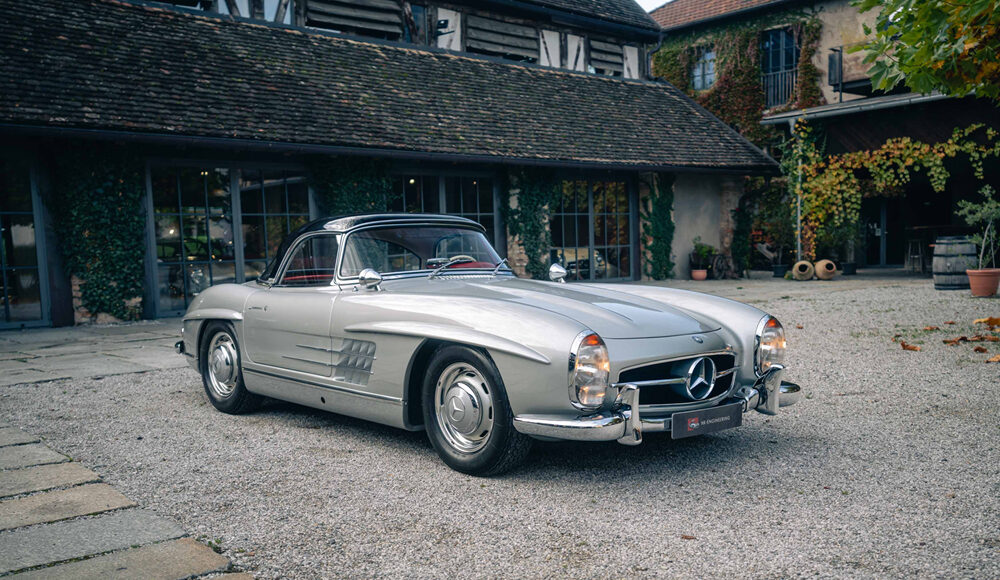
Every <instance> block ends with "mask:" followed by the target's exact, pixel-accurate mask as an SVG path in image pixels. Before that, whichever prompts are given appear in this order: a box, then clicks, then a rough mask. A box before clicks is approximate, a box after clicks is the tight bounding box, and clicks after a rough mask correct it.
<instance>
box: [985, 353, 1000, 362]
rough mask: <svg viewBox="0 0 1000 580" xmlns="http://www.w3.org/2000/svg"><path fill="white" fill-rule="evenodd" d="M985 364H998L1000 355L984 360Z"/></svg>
mask: <svg viewBox="0 0 1000 580" xmlns="http://www.w3.org/2000/svg"><path fill="white" fill-rule="evenodd" d="M986 362H988V363H991V362H995V363H1000V354H998V355H996V356H995V357H992V358H988V359H986Z"/></svg>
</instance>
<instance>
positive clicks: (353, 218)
mask: <svg viewBox="0 0 1000 580" xmlns="http://www.w3.org/2000/svg"><path fill="white" fill-rule="evenodd" d="M383 224H384V225H452V226H461V227H465V228H472V229H476V230H479V231H480V232H484V233H485V232H486V228H484V227H483V226H482V225H481V224H479V223H478V222H476V221H473V220H470V219H469V218H464V217H459V216H455V215H443V214H436V213H361V214H351V215H341V216H330V217H324V218H320V219H317V220H313V221H311V222H309V223H307V224H305V225H303V226H301V227H299V228H298V229H297V230H295V231H293V232H291V233H290V234H288V235H287V236H285V239H284V240H283V241H282V242H281V246H279V247H278V251H277V252H276V253H275V254H274V257H273V258H272V259H271V263H270V264H268V265H267V268H266V269H265V270H264V273H263V274H262V275H261V278H262V279H264V280H269V279H271V278H273V277H274V276H275V274H277V269H278V267H279V266H280V265H281V261H282V259H283V258H284V257H285V254H287V253H288V251H289V250H290V249H291V247H292V245H293V244H294V243H295V240H297V239H299V238H300V237H301V236H303V235H305V234H309V233H313V232H324V231H325V232H331V233H346V232H349V231H351V230H354V229H357V228H360V227H362V226H377V225H383Z"/></svg>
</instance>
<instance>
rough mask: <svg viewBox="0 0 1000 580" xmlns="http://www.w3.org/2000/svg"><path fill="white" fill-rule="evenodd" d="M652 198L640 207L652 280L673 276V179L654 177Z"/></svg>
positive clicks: (666, 174)
mask: <svg viewBox="0 0 1000 580" xmlns="http://www.w3.org/2000/svg"><path fill="white" fill-rule="evenodd" d="M648 185H649V196H648V197H647V198H646V199H645V200H644V201H645V203H643V204H642V205H640V206H639V214H640V216H641V217H642V220H643V221H642V234H643V236H645V238H646V239H647V240H648V242H647V244H646V247H645V248H644V249H645V252H644V253H645V256H644V258H645V262H646V264H645V268H644V269H645V272H646V275H647V276H649V277H650V278H652V279H653V280H666V279H667V278H673V276H674V261H673V256H672V255H671V249H672V247H673V243H674V216H673V213H674V176H673V175H672V174H670V173H657V174H653V175H652V179H651V181H650V183H649V184H648Z"/></svg>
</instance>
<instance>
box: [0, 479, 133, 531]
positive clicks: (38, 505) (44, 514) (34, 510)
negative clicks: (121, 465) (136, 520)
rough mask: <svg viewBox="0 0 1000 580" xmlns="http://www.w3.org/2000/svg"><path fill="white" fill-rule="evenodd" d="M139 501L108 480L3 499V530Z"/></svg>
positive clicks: (0, 507)
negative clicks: (126, 494) (122, 492)
mask: <svg viewBox="0 0 1000 580" xmlns="http://www.w3.org/2000/svg"><path fill="white" fill-rule="evenodd" d="M134 505H136V504H135V502H133V501H132V500H130V499H129V498H127V497H125V496H124V495H122V494H120V493H118V492H117V491H116V490H115V488H113V487H111V486H110V485H107V484H105V483H92V484H88V485H81V486H79V487H71V488H70V489H60V490H56V491H46V492H43V493H39V494H36V495H29V496H27V497H21V498H17V499H8V500H4V501H0V530H10V529H14V528H20V527H23V526H30V525H33V524H41V523H46V522H56V521H59V520H66V519H69V518H75V517H78V516H88V515H91V514H97V513H101V512H106V511H110V510H115V509H120V508H125V507H132V506H134Z"/></svg>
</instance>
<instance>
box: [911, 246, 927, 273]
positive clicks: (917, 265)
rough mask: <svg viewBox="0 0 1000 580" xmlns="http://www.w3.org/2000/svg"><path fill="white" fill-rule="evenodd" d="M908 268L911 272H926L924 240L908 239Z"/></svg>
mask: <svg viewBox="0 0 1000 580" xmlns="http://www.w3.org/2000/svg"><path fill="white" fill-rule="evenodd" d="M906 268H907V269H908V270H910V271H911V272H920V273H921V274H923V273H924V268H925V266H924V243H923V241H922V240H907V241H906Z"/></svg>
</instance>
